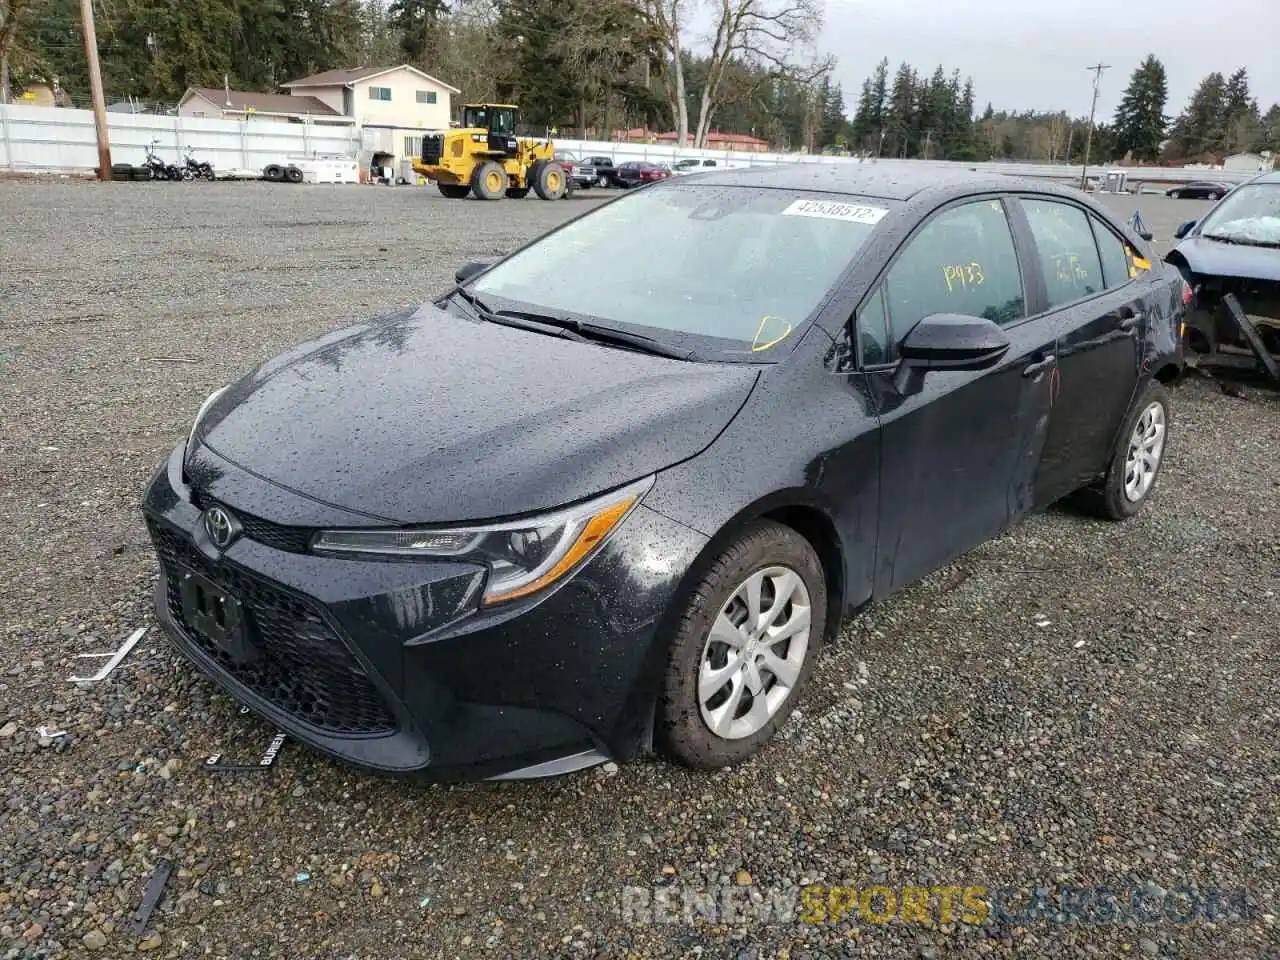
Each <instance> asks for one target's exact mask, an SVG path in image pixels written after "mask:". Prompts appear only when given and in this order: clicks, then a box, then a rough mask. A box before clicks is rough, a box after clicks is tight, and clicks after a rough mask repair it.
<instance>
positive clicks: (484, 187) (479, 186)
mask: <svg viewBox="0 0 1280 960" xmlns="http://www.w3.org/2000/svg"><path fill="white" fill-rule="evenodd" d="M506 191H507V172H506V171H505V170H503V169H502V166H501V165H500V164H498V163H496V162H495V161H493V160H487V161H485V162H484V163H482V164H480V166H479V167H477V168H476V172H475V173H474V174H473V175H472V177H471V192H472V193H474V194H475V195H476V198H477V199H479V200H497V199H498V198H499V197H501V196H502V195H503V194H504V193H506Z"/></svg>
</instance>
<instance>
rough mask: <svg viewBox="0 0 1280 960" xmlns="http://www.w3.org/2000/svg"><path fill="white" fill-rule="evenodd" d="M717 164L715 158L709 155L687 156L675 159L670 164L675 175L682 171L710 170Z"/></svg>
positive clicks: (697, 171) (698, 171)
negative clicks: (682, 158)
mask: <svg viewBox="0 0 1280 960" xmlns="http://www.w3.org/2000/svg"><path fill="white" fill-rule="evenodd" d="M716 166H718V164H717V162H716V161H715V160H712V159H711V158H710V157H703V158H702V159H699V158H697V157H687V158H685V159H684V160H677V161H676V162H675V163H673V164H672V165H671V172H672V173H674V174H676V175H677V176H678V175H680V174H682V173H700V172H702V171H704V170H710V169H712V168H714V167H716Z"/></svg>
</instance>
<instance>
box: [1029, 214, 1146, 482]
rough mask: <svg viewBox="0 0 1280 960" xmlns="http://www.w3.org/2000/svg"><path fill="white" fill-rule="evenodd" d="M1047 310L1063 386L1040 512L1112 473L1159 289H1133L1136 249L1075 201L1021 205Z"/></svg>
mask: <svg viewBox="0 0 1280 960" xmlns="http://www.w3.org/2000/svg"><path fill="white" fill-rule="evenodd" d="M1018 209H1020V210H1021V211H1022V213H1024V214H1025V216H1026V222H1027V226H1028V227H1029V233H1030V236H1031V238H1032V240H1033V241H1034V246H1035V260H1036V261H1037V262H1038V263H1039V265H1040V270H1041V272H1042V274H1043V276H1044V287H1045V294H1046V298H1047V300H1046V303H1045V304H1044V305H1045V306H1046V307H1047V308H1048V311H1047V314H1046V316H1048V317H1051V318H1052V321H1053V324H1054V326H1055V327H1056V329H1057V332H1058V334H1057V336H1058V346H1057V354H1058V368H1059V373H1058V377H1059V382H1058V383H1057V384H1056V389H1055V394H1056V400H1055V405H1054V414H1053V423H1052V425H1051V426H1050V429H1049V435H1048V437H1047V439H1046V441H1045V450H1044V458H1043V461H1042V464H1041V467H1040V476H1039V478H1038V481H1037V488H1038V489H1037V495H1036V501H1037V502H1036V506H1037V507H1042V506H1046V505H1047V504H1049V503H1051V502H1053V501H1054V500H1057V499H1059V498H1061V497H1064V496H1066V495H1067V494H1068V493H1071V492H1072V491H1073V490H1077V489H1079V488H1080V487H1082V486H1085V485H1087V484H1088V483H1089V482H1091V481H1092V480H1093V479H1095V478H1096V477H1098V476H1099V475H1100V474H1101V473H1102V472H1103V471H1105V469H1106V467H1107V463H1108V461H1109V459H1110V457H1111V452H1112V448H1113V446H1114V444H1115V437H1116V431H1117V430H1118V429H1119V428H1120V424H1121V422H1122V421H1123V419H1124V415H1125V413H1126V411H1127V410H1128V408H1129V404H1130V402H1131V400H1132V398H1133V392H1134V390H1135V389H1136V387H1137V383H1138V360H1139V356H1140V351H1139V337H1140V336H1141V335H1142V334H1143V333H1145V328H1146V323H1147V321H1146V315H1147V309H1149V307H1148V305H1147V304H1144V295H1148V296H1149V295H1150V293H1151V287H1150V283H1149V281H1148V280H1146V279H1145V278H1146V277H1147V276H1149V273H1145V272H1144V273H1143V274H1142V276H1141V278H1139V279H1132V278H1131V276H1130V275H1131V273H1132V272H1134V271H1132V269H1131V262H1130V256H1129V252H1128V249H1127V247H1126V245H1125V244H1124V242H1123V241H1122V240H1121V239H1120V238H1119V237H1117V236H1116V235H1115V233H1114V232H1113V231H1112V230H1111V228H1109V227H1108V226H1106V224H1104V223H1102V222H1101V221H1100V220H1098V219H1097V218H1096V217H1095V216H1093V215H1092V214H1090V213H1089V212H1087V211H1086V210H1085V209H1084V208H1083V207H1079V206H1077V205H1075V204H1073V203H1071V202H1069V201H1067V200H1058V199H1049V198H1046V197H1022V198H1021V199H1020V200H1019V202H1018V208H1015V210H1014V215H1015V216H1017V215H1018Z"/></svg>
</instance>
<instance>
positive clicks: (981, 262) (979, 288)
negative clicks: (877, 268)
mask: <svg viewBox="0 0 1280 960" xmlns="http://www.w3.org/2000/svg"><path fill="white" fill-rule="evenodd" d="M884 289H885V291H886V303H887V304H888V307H889V341H890V344H891V345H892V346H894V347H896V345H897V344H899V343H901V342H902V340H903V338H904V337H906V335H907V334H908V333H909V332H910V331H911V328H912V327H914V326H915V325H916V324H917V323H919V322H920V321H921V320H923V319H924V318H925V317H927V316H929V315H930V314H934V313H962V314H966V315H968V316H972V317H985V318H986V319H988V320H991V321H992V322H994V323H998V324H1001V325H1006V324H1010V323H1014V322H1016V321H1018V320H1021V319H1022V318H1023V317H1025V316H1026V299H1025V298H1024V296H1023V292H1022V275H1021V274H1020V273H1019V272H1018V258H1017V254H1016V253H1015V252H1014V247H1013V234H1012V232H1011V231H1010V229H1009V221H1008V218H1007V217H1006V216H1005V212H1004V205H1003V204H1001V202H1000V201H999V200H978V201H975V202H972V203H966V204H963V205H961V206H958V207H952V208H951V209H949V210H946V211H944V212H942V213H940V214H938V215H937V216H936V217H934V218H933V219H932V220H931V221H929V223H928V224H927V225H926V226H925V227H924V229H923V230H921V231H920V232H919V233H917V234H916V235H915V236H914V237H912V238H911V240H910V241H909V242H908V244H907V247H906V249H905V250H903V252H902V255H901V256H900V257H899V258H898V260H897V261H896V262H895V263H894V265H893V266H892V267H890V268H889V273H888V275H887V276H886V278H885V287H884ZM886 359H891V358H886Z"/></svg>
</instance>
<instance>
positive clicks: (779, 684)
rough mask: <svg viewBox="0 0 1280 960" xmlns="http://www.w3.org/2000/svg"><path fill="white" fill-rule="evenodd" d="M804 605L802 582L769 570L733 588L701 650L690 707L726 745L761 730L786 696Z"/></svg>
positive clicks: (798, 661) (805, 627) (798, 654)
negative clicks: (696, 709)
mask: <svg viewBox="0 0 1280 960" xmlns="http://www.w3.org/2000/svg"><path fill="white" fill-rule="evenodd" d="M811 610H812V604H811V602H810V598H809V590H808V588H807V587H806V586H805V583H804V580H803V578H801V576H800V575H799V574H798V573H796V571H794V570H792V569H791V568H790V567H786V566H778V565H775V566H769V567H765V568H764V569H762V570H757V571H756V572H754V573H752V574H751V575H750V576H749V577H747V579H746V580H744V581H743V582H742V583H741V584H739V585H738V588H737V589H736V590H734V591H733V593H732V594H731V595H730V597H729V599H728V601H727V602H726V603H725V604H724V606H722V607H721V608H720V612H719V614H718V615H717V616H716V619H715V621H714V622H713V623H712V625H711V630H710V631H709V633H708V634H707V639H706V642H705V643H704V644H703V649H702V658H701V660H700V661H699V668H698V706H699V709H700V711H701V714H702V720H703V722H704V723H706V725H707V727H708V729H710V730H711V732H712V733H714V734H715V735H716V736H718V737H723V738H724V739H726V740H739V739H742V738H743V737H749V736H751V735H752V734H754V733H756V732H757V731H759V730H760V729H761V728H763V727H764V726H765V725H766V724H767V723H768V722H769V721H770V719H772V718H773V716H774V715H775V714H776V713H777V712H778V710H779V709H780V708H781V707H782V705H783V703H784V702H785V701H786V700H787V698H788V697H789V696H790V695H791V692H792V690H793V689H794V688H795V685H796V683H797V681H798V680H799V677H800V674H801V670H802V669H803V667H804V662H805V657H806V655H807V654H808V651H809V628H810V619H811V616H810V615H811Z"/></svg>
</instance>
